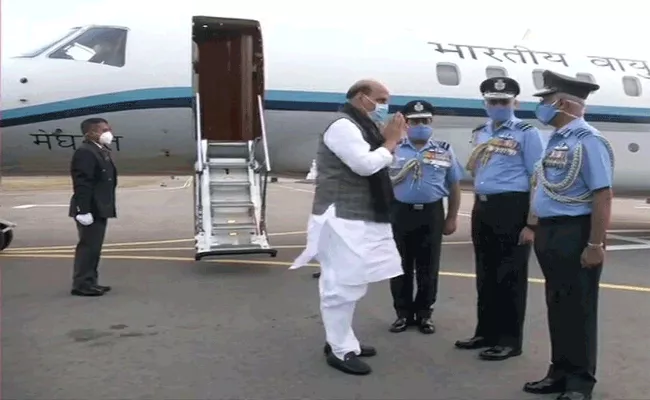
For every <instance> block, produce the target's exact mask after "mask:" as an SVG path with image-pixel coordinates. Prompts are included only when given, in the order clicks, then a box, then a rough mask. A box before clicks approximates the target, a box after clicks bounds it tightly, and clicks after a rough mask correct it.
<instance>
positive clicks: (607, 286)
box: [0, 253, 650, 293]
mask: <svg viewBox="0 0 650 400" xmlns="http://www.w3.org/2000/svg"><path fill="white" fill-rule="evenodd" d="M10 257H13V258H50V259H52V258H59V259H72V258H74V254H9V253H6V254H0V258H10ZM102 259H105V260H144V261H182V262H188V261H191V262H197V261H196V260H194V258H190V257H163V256H126V255H115V256H102ZM199 262H211V263H216V264H219V263H220V264H244V265H267V266H282V267H288V266H291V263H290V262H287V261H262V260H232V259H222V260H203V261H199ZM305 266H308V267H318V266H319V265H318V264H311V263H310V264H306V265H305ZM440 275H442V276H451V277H456V278H472V279H474V278H476V275H475V274H470V273H465V272H449V271H440ZM528 282H530V283H537V284H543V283H545V282H544V279H539V278H528ZM600 287H601V288H603V289H612V290H620V291H626V292H642V293H650V287H645V286H631V285H619V284H612V283H601V284H600Z"/></svg>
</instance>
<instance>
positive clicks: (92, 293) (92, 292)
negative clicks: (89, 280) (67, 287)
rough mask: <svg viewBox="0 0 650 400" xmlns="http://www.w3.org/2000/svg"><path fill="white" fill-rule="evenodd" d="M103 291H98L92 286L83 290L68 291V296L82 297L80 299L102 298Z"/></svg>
mask: <svg viewBox="0 0 650 400" xmlns="http://www.w3.org/2000/svg"><path fill="white" fill-rule="evenodd" d="M104 293H105V292H104V291H103V290H100V289H98V288H96V287H94V286H91V287H85V288H78V289H72V290H71V291H70V294H71V295H73V296H82V297H97V296H103V295H104Z"/></svg>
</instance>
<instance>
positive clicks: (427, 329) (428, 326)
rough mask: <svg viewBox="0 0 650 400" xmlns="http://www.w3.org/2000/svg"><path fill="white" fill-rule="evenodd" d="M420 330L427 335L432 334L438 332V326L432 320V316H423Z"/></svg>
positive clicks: (419, 326)
mask: <svg viewBox="0 0 650 400" xmlns="http://www.w3.org/2000/svg"><path fill="white" fill-rule="evenodd" d="M418 330H419V331H420V332H422V333H424V334H425V335H431V334H432V333H435V332H436V326H435V325H434V324H433V321H431V318H423V319H421V320H420V323H419V325H418Z"/></svg>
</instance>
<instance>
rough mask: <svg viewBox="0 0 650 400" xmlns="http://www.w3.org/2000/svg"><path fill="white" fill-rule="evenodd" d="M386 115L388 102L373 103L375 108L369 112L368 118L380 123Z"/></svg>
mask: <svg viewBox="0 0 650 400" xmlns="http://www.w3.org/2000/svg"><path fill="white" fill-rule="evenodd" d="M386 117H388V104H375V110H374V111H372V112H371V113H370V119H371V120H373V121H375V122H376V123H382V122H384V121H385V120H386Z"/></svg>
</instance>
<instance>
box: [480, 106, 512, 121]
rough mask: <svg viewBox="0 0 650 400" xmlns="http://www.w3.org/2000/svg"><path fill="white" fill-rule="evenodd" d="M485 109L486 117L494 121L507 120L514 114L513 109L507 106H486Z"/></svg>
mask: <svg viewBox="0 0 650 400" xmlns="http://www.w3.org/2000/svg"><path fill="white" fill-rule="evenodd" d="M485 111H486V112H487V115H488V117H490V119H492V121H496V122H503V121H507V120H509V119H510V118H512V116H513V115H514V114H515V110H514V109H513V108H512V107H508V106H487V107H486V108H485Z"/></svg>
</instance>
